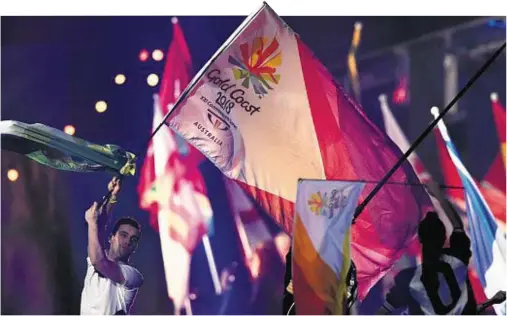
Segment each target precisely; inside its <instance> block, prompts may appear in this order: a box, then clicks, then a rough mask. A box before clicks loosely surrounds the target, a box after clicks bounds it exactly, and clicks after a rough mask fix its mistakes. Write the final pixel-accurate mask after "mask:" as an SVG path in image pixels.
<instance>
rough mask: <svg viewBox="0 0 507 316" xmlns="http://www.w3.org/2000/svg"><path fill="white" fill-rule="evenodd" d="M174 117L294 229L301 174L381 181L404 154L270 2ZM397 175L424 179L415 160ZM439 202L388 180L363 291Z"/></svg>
mask: <svg viewBox="0 0 507 316" xmlns="http://www.w3.org/2000/svg"><path fill="white" fill-rule="evenodd" d="M168 123H169V125H170V127H171V128H172V129H173V130H175V131H177V132H178V134H180V135H182V136H183V137H184V138H185V139H186V140H188V141H189V142H190V143H191V144H193V145H194V146H195V147H196V148H198V149H199V150H200V151H201V152H202V153H204V154H205V155H206V156H207V157H208V158H209V159H210V160H211V161H212V162H213V163H214V164H215V165H216V166H217V167H218V168H219V169H220V170H221V171H222V172H223V173H224V174H225V175H226V176H227V177H229V178H231V179H234V180H236V181H237V183H238V184H240V185H241V186H242V187H243V188H244V189H245V190H246V191H247V192H249V193H250V194H251V195H252V196H253V197H254V198H255V199H256V200H257V201H258V202H259V203H260V204H261V205H262V206H263V207H264V208H265V209H266V210H267V212H268V213H269V214H270V215H271V216H272V217H273V218H274V219H275V221H276V222H277V223H278V224H280V225H281V226H282V227H283V228H284V229H285V231H286V232H287V233H289V234H290V233H292V225H293V222H294V219H293V216H294V202H295V198H296V190H297V181H298V179H300V178H304V179H336V180H369V181H379V180H380V179H382V177H383V176H384V175H385V174H386V172H387V171H388V170H389V169H390V168H392V167H393V166H394V164H395V163H396V162H397V160H398V159H400V157H401V152H400V150H399V149H398V147H397V146H396V145H395V144H394V143H393V142H392V141H391V140H390V139H389V137H387V136H386V135H385V133H383V132H382V131H380V130H379V129H378V128H377V127H376V126H375V125H374V124H373V123H372V122H371V121H370V120H369V119H368V118H367V117H366V115H365V114H364V112H363V111H362V109H361V107H360V106H359V105H357V104H356V103H354V102H353V101H352V100H351V99H350V98H349V97H348V96H346V95H345V94H344V92H343V90H342V88H340V87H339V86H338V85H337V84H336V83H335V82H334V80H333V79H332V77H331V76H330V74H329V73H328V71H327V70H326V69H325V68H324V66H323V65H322V64H321V63H320V62H319V61H318V60H317V59H316V58H315V57H314V56H313V54H312V52H311V51H310V50H309V49H308V48H307V47H306V45H305V44H304V43H303V42H302V41H301V40H300V39H299V37H298V36H297V35H296V34H295V33H294V31H293V30H291V29H290V28H289V27H288V26H287V25H286V24H285V23H284V21H283V20H282V19H281V18H280V17H279V16H278V15H276V13H275V12H274V11H273V10H272V9H271V8H270V7H269V6H268V5H267V4H263V6H262V8H261V9H260V10H259V11H257V12H255V13H254V14H252V15H251V16H250V17H248V18H247V19H246V20H245V22H244V23H243V24H242V25H241V26H240V27H239V28H238V30H237V31H236V32H235V33H234V34H233V35H232V36H231V37H230V38H229V39H228V41H227V42H226V43H225V44H224V45H223V47H222V48H221V49H220V50H219V51H218V52H217V53H216V54H215V56H213V58H212V59H211V60H210V61H209V62H208V64H207V65H206V66H205V67H204V68H203V69H201V71H200V72H199V74H198V75H197V76H196V77H195V78H194V79H193V81H192V83H191V84H190V85H189V86H188V87H187V89H186V90H185V91H184V92H183V95H182V97H181V98H180V99H179V100H178V102H177V105H176V106H175V108H174V110H173V111H172V112H171V114H170V115H169V118H168ZM391 181H393V182H400V183H406V182H410V183H417V182H418V179H417V176H416V175H415V173H414V171H413V169H412V167H411V166H410V163H408V162H407V163H405V164H403V166H402V167H401V168H400V169H399V170H398V171H397V172H396V173H395V174H394V175H393V177H392V179H391ZM374 185H375V184H367V185H366V187H365V190H364V192H363V194H362V196H361V200H362V199H364V198H365V196H366V194H368V193H369V192H371V190H372V189H373V187H374ZM430 207H431V202H430V200H429V198H428V195H427V193H426V192H425V190H424V189H423V188H422V187H421V186H404V185H386V186H385V187H384V188H383V189H382V190H381V191H380V192H379V193H378V194H377V196H376V197H375V198H374V199H373V200H372V201H371V203H370V204H369V205H368V208H367V209H366V210H365V212H363V213H362V214H361V216H359V218H358V219H357V221H356V223H355V225H353V229H352V242H353V245H352V247H353V250H352V258H353V260H354V262H355V264H356V266H357V272H358V284H359V293H360V297H361V298H362V297H364V296H365V295H366V293H367V292H368V290H369V289H370V288H371V287H372V286H373V285H374V284H375V283H376V282H377V281H378V280H379V279H380V278H381V277H382V276H383V275H384V274H385V273H386V272H387V271H388V270H389V269H390V268H391V266H392V265H393V263H394V262H396V260H397V259H398V258H400V256H401V255H402V254H403V253H404V252H405V251H406V249H407V247H408V246H410V245H411V244H412V243H413V242H414V241H415V232H416V229H417V226H418V223H419V221H420V220H421V219H422V218H423V216H424V213H425V211H426V210H427V209H428V208H430Z"/></svg>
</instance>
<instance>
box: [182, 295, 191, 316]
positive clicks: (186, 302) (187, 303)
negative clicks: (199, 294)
mask: <svg viewBox="0 0 507 316" xmlns="http://www.w3.org/2000/svg"><path fill="white" fill-rule="evenodd" d="M183 304H184V306H185V314H186V315H192V304H191V303H190V299H189V298H188V295H187V297H186V298H185V300H184V301H183Z"/></svg>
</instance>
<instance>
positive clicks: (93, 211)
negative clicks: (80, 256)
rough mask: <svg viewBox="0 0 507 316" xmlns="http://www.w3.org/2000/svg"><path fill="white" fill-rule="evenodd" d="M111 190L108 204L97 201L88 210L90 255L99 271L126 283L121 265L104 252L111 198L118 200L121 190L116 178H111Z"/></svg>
mask: <svg viewBox="0 0 507 316" xmlns="http://www.w3.org/2000/svg"><path fill="white" fill-rule="evenodd" d="M108 188H109V190H112V191H113V192H112V194H111V199H110V200H109V201H108V202H106V203H107V204H106V205H104V206H102V207H100V208H99V206H98V203H97V202H94V203H93V205H92V206H91V207H90V208H89V209H88V210H87V211H86V214H85V219H86V222H87V223H88V257H89V258H90V263H91V264H92V265H93V266H94V267H95V269H96V270H97V271H99V272H100V273H101V274H102V275H104V276H105V277H107V278H108V279H110V280H112V281H113V282H116V283H119V284H124V283H125V278H124V276H123V273H122V272H121V269H120V267H119V265H118V264H117V263H116V262H114V261H111V260H109V259H108V258H107V257H106V254H105V252H104V248H103V245H104V242H105V240H106V238H105V233H106V227H105V226H106V224H107V222H108V219H109V215H110V212H111V210H112V206H113V203H111V200H112V199H114V200H113V201H114V202H115V201H116V196H117V194H118V192H119V189H120V185H119V181H118V180H117V179H116V178H114V179H113V180H111V182H110V183H109V186H108ZM103 210H105V212H104V211H103Z"/></svg>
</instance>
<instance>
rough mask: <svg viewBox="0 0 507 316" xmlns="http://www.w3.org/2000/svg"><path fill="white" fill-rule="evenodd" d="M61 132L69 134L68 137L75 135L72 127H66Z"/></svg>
mask: <svg viewBox="0 0 507 316" xmlns="http://www.w3.org/2000/svg"><path fill="white" fill-rule="evenodd" d="M63 131H64V132H65V133H66V134H69V135H71V136H72V135H74V133H76V129H75V128H74V126H72V125H67V126H65V127H64V128H63Z"/></svg>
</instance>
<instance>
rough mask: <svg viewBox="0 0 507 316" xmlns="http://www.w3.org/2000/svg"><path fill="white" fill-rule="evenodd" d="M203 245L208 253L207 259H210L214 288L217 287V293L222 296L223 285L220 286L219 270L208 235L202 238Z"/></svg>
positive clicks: (209, 264)
mask: <svg viewBox="0 0 507 316" xmlns="http://www.w3.org/2000/svg"><path fill="white" fill-rule="evenodd" d="M202 243H203V245H204V251H205V252H206V258H207V259H208V266H209V272H210V273H211V280H212V281H213V286H214V287H215V293H216V294H217V295H220V294H222V285H221V284H220V278H219V277H218V270H217V266H216V264H215V258H214V257H213V250H212V249H211V243H210V241H209V236H208V234H206V235H204V236H203V237H202Z"/></svg>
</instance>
